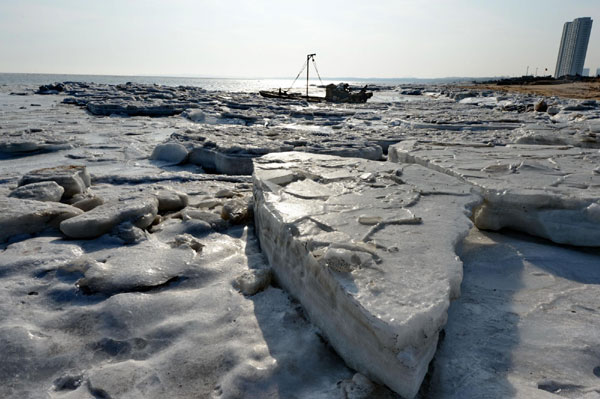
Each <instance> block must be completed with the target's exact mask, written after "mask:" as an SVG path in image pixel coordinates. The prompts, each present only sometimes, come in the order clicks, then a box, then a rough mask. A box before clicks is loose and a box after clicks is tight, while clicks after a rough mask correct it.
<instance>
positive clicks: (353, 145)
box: [161, 125, 383, 175]
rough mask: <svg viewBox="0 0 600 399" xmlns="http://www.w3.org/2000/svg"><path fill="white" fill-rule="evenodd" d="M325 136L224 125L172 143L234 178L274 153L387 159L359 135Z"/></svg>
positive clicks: (173, 138)
mask: <svg viewBox="0 0 600 399" xmlns="http://www.w3.org/2000/svg"><path fill="white" fill-rule="evenodd" d="M324 136H325V135H324V134H323V133H322V132H319V131H312V132H311V131H307V130H298V129H290V128H279V127H277V128H266V127H263V126H235V125H224V126H209V127H205V126H202V127H197V128H196V129H187V130H186V131H178V132H176V133H174V134H172V135H171V137H170V139H169V140H171V142H172V144H173V143H181V144H183V145H185V146H186V147H187V148H188V150H189V162H191V163H194V164H197V165H200V166H202V167H203V168H204V169H206V170H207V171H215V172H217V173H225V174H230V175H250V174H252V168H253V164H252V160H253V159H254V158H257V157H260V156H262V155H264V154H268V153H272V152H282V151H306V152H312V153H317V154H330V155H339V156H347V157H356V158H366V159H373V160H380V159H381V158H382V156H383V150H382V148H381V146H379V145H378V144H376V143H374V142H371V141H368V140H366V139H365V138H362V137H358V136H357V135H356V134H354V135H353V136H352V137H350V138H348V137H344V135H342V134H336V135H335V137H324ZM161 146H162V145H161Z"/></svg>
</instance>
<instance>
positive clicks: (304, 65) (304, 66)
mask: <svg viewBox="0 0 600 399" xmlns="http://www.w3.org/2000/svg"><path fill="white" fill-rule="evenodd" d="M307 64H308V62H307V61H304V63H303V64H302V69H300V72H298V75H296V79H294V81H293V82H292V85H291V86H290V88H289V89H287V90H286V92H288V91H290V90H292V87H294V83H296V81H297V80H298V78H299V77H300V74H301V73H302V71H304V68H306V66H307Z"/></svg>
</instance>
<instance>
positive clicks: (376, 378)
mask: <svg viewBox="0 0 600 399" xmlns="http://www.w3.org/2000/svg"><path fill="white" fill-rule="evenodd" d="M56 87H59V86H56ZM60 87H61V91H58V90H51V91H50V92H47V91H46V93H47V94H45V95H40V94H34V91H35V89H36V88H32V87H27V86H19V87H8V86H2V87H0V172H1V173H2V178H1V179H0V208H1V209H0V242H1V243H0V250H1V252H0V282H1V283H2V290H0V296H1V301H0V320H2V321H1V322H0V347H1V348H3V349H2V360H3V361H2V363H1V364H0V397H7V398H87V397H96V398H100V397H101V398H149V397H150V398H161V397H188V398H192V397H194V398H195V397H212V398H257V397H273V398H294V397H295V398H336V399H337V398H340V399H341V398H361V399H366V398H398V397H406V398H410V397H418V398H464V397H497V398H504V397H524V398H549V397H559V396H563V397H569V398H578V397H585V398H588V397H595V396H594V395H596V396H597V395H600V393H598V392H600V388H599V387H600V357H599V355H598V354H599V353H600V350H599V342H600V336H598V331H600V318H599V317H598V312H599V311H600V309H599V308H598V305H597V303H596V302H597V297H598V292H597V291H598V284H599V282H600V280H599V276H598V270H599V269H598V265H600V253H599V252H598V246H599V244H598V242H599V240H600V236H598V234H599V233H598V232H599V231H600V216H599V215H600V203H599V198H600V196H599V195H598V194H599V193H598V190H599V187H600V183H599V181H598V179H599V176H600V166H599V165H600V164H599V157H600V153H599V152H598V151H599V149H600V139H599V137H600V124H598V120H600V119H599V117H600V108H599V107H598V105H597V104H596V103H595V102H590V101H587V102H581V101H575V100H561V99H546V101H547V103H548V109H547V112H534V111H532V110H533V104H535V103H536V102H537V101H538V100H539V99H538V98H534V97H527V96H522V95H506V94H501V93H495V92H491V91H486V92H478V91H476V90H469V91H466V90H459V89H453V88H449V87H443V86H440V87H435V86H427V87H408V86H407V87H398V88H395V87H382V88H381V90H379V91H376V92H375V95H374V97H373V98H372V99H371V100H370V101H369V102H368V103H367V104H346V105H335V104H310V105H308V104H305V103H304V102H303V101H301V100H293V101H289V102H273V101H270V100H266V99H263V98H261V97H259V96H258V95H255V94H249V93H225V92H208V91H205V90H202V89H199V88H189V87H188V88H186V87H178V88H173V87H163V86H156V85H153V86H150V85H141V84H127V85H116V86H109V85H96V84H83V83H64V84H63V85H62V86H60ZM11 92H15V93H20V94H26V95H10V93H11ZM51 93H53V94H51ZM409 94H410V95H409ZM31 104H35V106H32V105H31ZM506 228H510V229H512V230H506ZM515 230H517V231H520V232H515ZM492 231H493V232H492ZM524 233H527V234H529V235H525V234H524ZM465 237H466V238H465ZM565 244H567V245H565ZM399 395H400V396H399Z"/></svg>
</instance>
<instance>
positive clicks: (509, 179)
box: [389, 140, 600, 246]
mask: <svg viewBox="0 0 600 399" xmlns="http://www.w3.org/2000/svg"><path fill="white" fill-rule="evenodd" d="M389 155H390V160H392V161H396V162H408V163H418V164H421V165H425V166H427V167H428V168H431V169H433V170H438V171H441V172H444V173H447V174H449V175H452V176H456V177H458V178H460V179H461V180H463V181H466V182H469V183H471V184H473V185H474V186H475V187H477V188H478V189H479V190H480V191H481V193H482V194H483V195H484V197H485V201H484V202H483V204H482V205H481V206H480V207H479V208H478V209H477V210H475V212H474V221H475V224H476V225H477V227H479V228H481V229H491V230H498V229H501V228H503V227H510V228H513V229H517V230H521V231H524V232H527V233H529V234H532V235H536V236H539V237H543V238H547V239H549V240H552V241H554V242H557V243H561V244H571V245H582V246H600V169H599V168H598V165H600V152H599V151H598V150H595V149H583V148H577V147H570V146H540V145H519V144H512V145H506V146H497V147H493V146H473V145H469V144H464V145H444V144H440V143H438V144H434V143H422V142H419V141H417V140H410V141H406V142H402V143H399V144H396V145H394V146H391V147H390V153H389Z"/></svg>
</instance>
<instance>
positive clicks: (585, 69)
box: [581, 68, 590, 76]
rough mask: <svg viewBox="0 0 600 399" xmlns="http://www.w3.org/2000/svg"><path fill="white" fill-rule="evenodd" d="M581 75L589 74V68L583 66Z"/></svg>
mask: <svg viewBox="0 0 600 399" xmlns="http://www.w3.org/2000/svg"><path fill="white" fill-rule="evenodd" d="M581 76H590V68H583V72H581Z"/></svg>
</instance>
